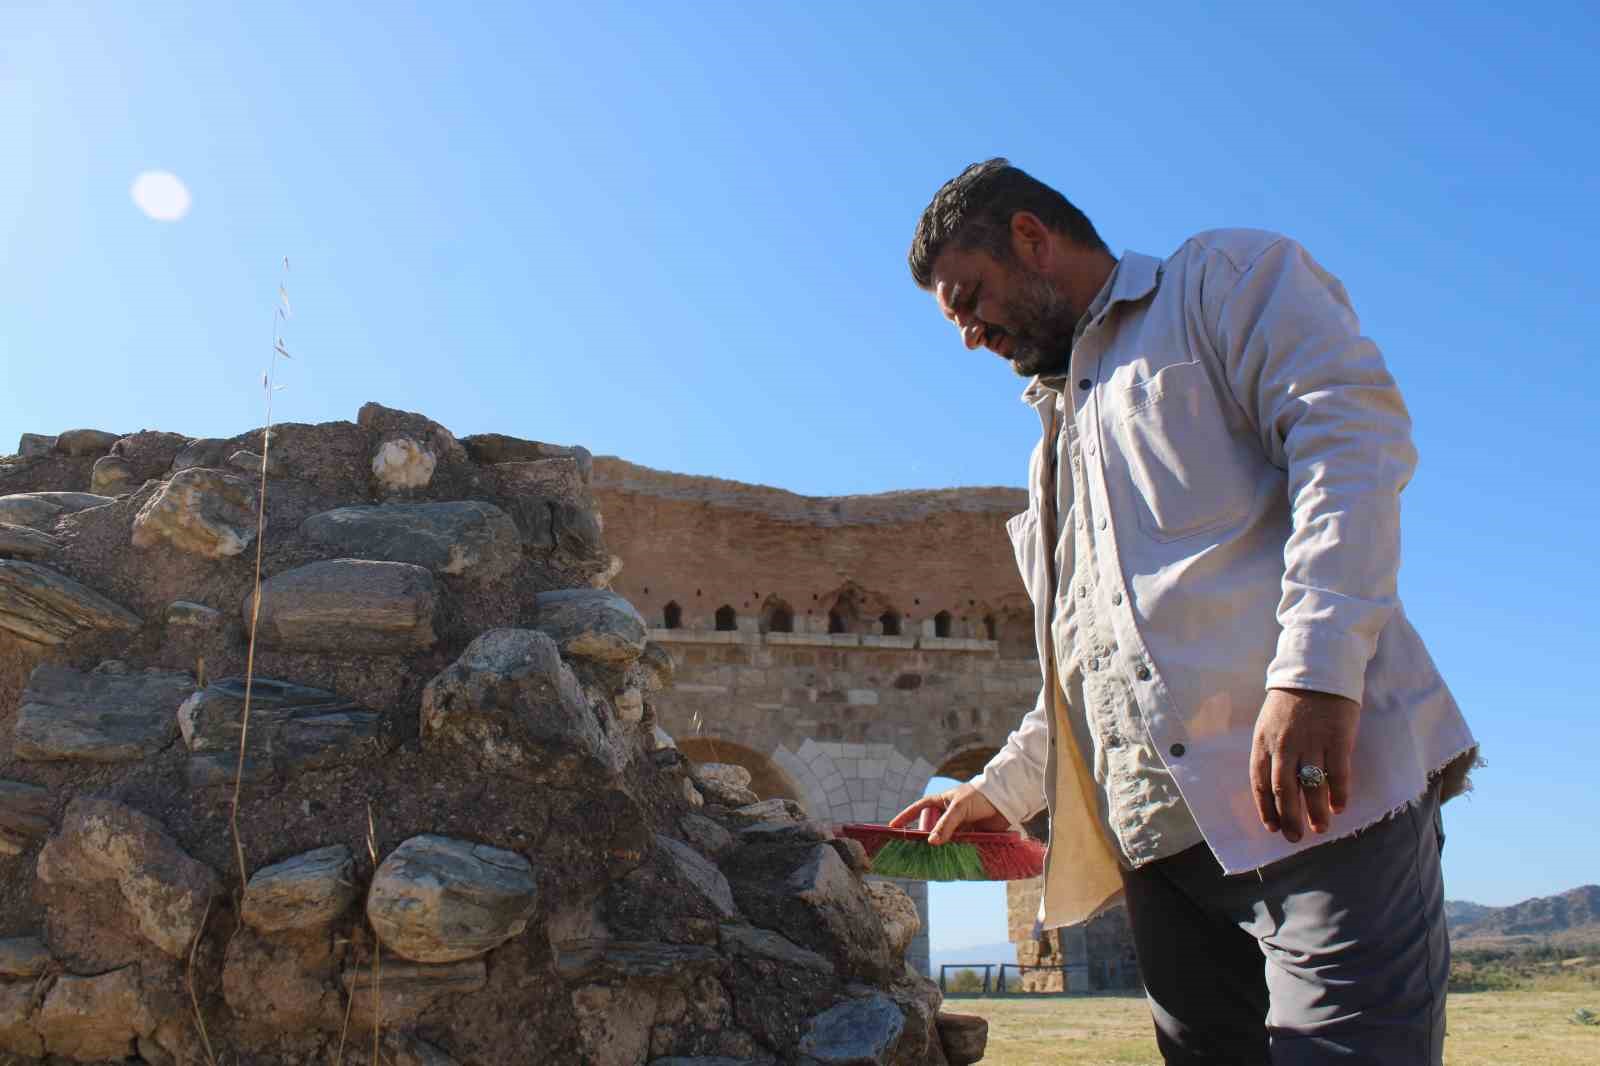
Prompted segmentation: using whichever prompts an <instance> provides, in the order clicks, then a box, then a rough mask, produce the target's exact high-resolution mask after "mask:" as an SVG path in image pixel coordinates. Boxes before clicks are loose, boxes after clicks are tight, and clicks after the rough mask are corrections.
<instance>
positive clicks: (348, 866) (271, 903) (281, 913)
mask: <svg viewBox="0 0 1600 1066" xmlns="http://www.w3.org/2000/svg"><path fill="white" fill-rule="evenodd" d="M357 894H358V893H357V891H356V880H355V860H354V857H353V856H352V855H351V854H350V849H349V848H348V847H346V846H345V845H343V844H331V845H329V846H328V847H325V848H317V849H316V850H315V851H308V852H306V853H304V854H302V855H296V856H294V857H293V858H289V859H285V860H284V861H282V862H279V863H274V864H272V865H271V866H263V867H262V868H261V869H259V870H257V871H256V872H255V873H254V874H253V875H252V876H251V878H250V881H249V883H248V884H247V885H246V886H245V890H244V905H243V908H242V911H241V916H242V917H243V918H244V921H245V924H247V925H249V926H251V927H252V928H254V929H256V930H258V931H260V932H263V933H276V932H282V931H283V930H286V929H307V928H315V927H317V926H321V925H327V924H328V923H330V922H332V921H333V920H334V919H335V918H338V917H339V916H340V915H341V914H343V913H344V912H345V910H346V909H348V908H349V906H350V904H352V903H354V902H355V899H356V896H357Z"/></svg>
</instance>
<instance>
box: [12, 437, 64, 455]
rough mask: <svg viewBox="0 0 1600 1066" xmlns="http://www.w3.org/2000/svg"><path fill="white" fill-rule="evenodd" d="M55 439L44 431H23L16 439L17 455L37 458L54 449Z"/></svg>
mask: <svg viewBox="0 0 1600 1066" xmlns="http://www.w3.org/2000/svg"><path fill="white" fill-rule="evenodd" d="M55 446H56V439H55V437H53V436H50V435H49V434H46V433H24V434H23V435H22V438H21V439H20V440H18V441H17V455H18V457H19V458H22V459H37V458H38V457H39V456H41V455H49V454H50V453H51V451H53V450H54V449H55Z"/></svg>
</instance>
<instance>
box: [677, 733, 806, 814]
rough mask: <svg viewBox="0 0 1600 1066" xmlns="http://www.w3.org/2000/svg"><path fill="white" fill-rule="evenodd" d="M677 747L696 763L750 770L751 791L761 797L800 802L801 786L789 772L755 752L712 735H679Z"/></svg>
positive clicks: (801, 799) (801, 798)
mask: <svg viewBox="0 0 1600 1066" xmlns="http://www.w3.org/2000/svg"><path fill="white" fill-rule="evenodd" d="M676 743H677V745H678V750H679V751H681V752H683V754H684V755H685V756H687V757H688V758H689V759H691V760H693V761H694V762H697V763H702V762H725V763H732V764H734V765H735V766H742V767H744V768H745V769H746V770H749V771H750V791H752V792H754V793H755V794H756V795H757V796H759V797H761V798H762V799H764V800H765V799H791V800H795V801H796V802H802V801H803V797H802V796H801V795H800V789H799V787H798V786H796V785H795V783H794V781H793V780H792V779H791V778H790V777H789V775H788V774H786V773H784V772H783V771H782V770H780V769H779V768H778V766H777V764H775V763H774V762H773V761H772V760H771V759H769V758H767V757H766V756H765V755H763V754H761V753H760V752H758V751H754V750H752V749H750V748H747V747H745V746H744V745H743V744H735V743H733V742H731V741H727V740H718V739H715V738H713V737H679V738H677V739H676Z"/></svg>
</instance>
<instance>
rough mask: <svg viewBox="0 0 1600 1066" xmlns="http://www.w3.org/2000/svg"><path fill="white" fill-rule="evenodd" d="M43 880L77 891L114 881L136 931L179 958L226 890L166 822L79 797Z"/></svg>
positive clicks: (47, 859)
mask: <svg viewBox="0 0 1600 1066" xmlns="http://www.w3.org/2000/svg"><path fill="white" fill-rule="evenodd" d="M37 874H38V877H39V880H40V881H42V882H43V883H44V884H46V885H58V886H61V887H62V888H63V889H65V890H69V891H70V890H74V889H75V888H76V887H77V886H78V885H80V884H83V883H91V882H110V883H111V884H113V885H114V886H115V887H116V889H117V891H118V894H119V895H120V897H121V899H122V903H123V906H124V909H125V910H126V912H127V914H128V916H129V917H130V918H131V919H132V922H133V924H134V927H135V928H136V929H137V930H138V932H139V933H140V935H142V936H143V937H144V938H145V939H146V940H148V941H150V943H152V944H154V945H155V946H156V947H158V948H160V949H161V950H162V951H164V952H166V953H167V954H168V955H171V956H173V957H174V958H182V957H184V956H185V955H186V954H187V952H188V950H189V945H190V943H191V942H192V941H193V940H194V937H195V934H196V933H198V932H199V930H200V924H201V922H202V921H203V919H204V917H205V913H206V908H207V905H208V904H209V903H210V901H211V900H212V898H213V897H215V896H216V895H217V894H218V893H219V892H220V891H221V883H220V881H219V880H218V879H217V875H216V873H215V872H213V871H212V870H211V868H210V867H208V866H206V865H205V864H203V863H200V862H197V861H196V860H194V859H193V858H190V857H189V856H188V855H186V854H185V853H184V852H183V850H182V849H181V848H179V847H178V845H177V843H176V842H175V841H174V840H173V839H172V838H171V837H170V836H168V835H167V833H166V830H165V829H163V828H162V827H161V825H160V823H159V822H157V821H156V820H155V819H154V818H151V817H150V816H149V815H147V814H142V813H140V812H138V811H135V810H133V809H132V808H131V807H125V806H123V805H122V804H120V803H116V802H113V801H111V800H104V799H91V798H88V797H85V796H79V797H77V798H76V799H74V800H73V801H72V802H71V803H70V804H68V805H67V811H66V814H65V815H64V816H63V817H62V820H61V828H60V830H59V831H58V832H57V833H56V835H55V836H53V837H51V838H50V840H49V841H48V842H47V843H46V844H45V846H44V849H43V850H42V851H40V852H39V861H38V866H37Z"/></svg>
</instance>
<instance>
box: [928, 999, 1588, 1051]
mask: <svg viewBox="0 0 1600 1066" xmlns="http://www.w3.org/2000/svg"><path fill="white" fill-rule="evenodd" d="M946 1003H947V1005H948V1006H947V1009H949V1010H953V1011H959V1012H961V1013H964V1014H978V1015H981V1016H983V1017H985V1018H987V1019H989V1052H988V1054H987V1055H985V1056H984V1059H983V1062H984V1066H1058V1064H1066V1063H1072V1064H1074V1066H1102V1064H1109V1063H1117V1064H1133V1066H1161V1056H1160V1055H1158V1054H1157V1053H1156V1045H1155V1039H1154V1037H1152V1035H1151V1030H1150V1013H1149V1010H1148V1009H1147V1008H1146V1007H1145V1002H1144V999H1143V998H1142V997H1137V996H1082V997H1062V998H1050V999H1047V998H1042V997H1041V998H1038V999H1034V998H1028V997H1020V996H1019V997H1015V998H1010V997H1008V998H1005V999H991V998H983V997H977V996H950V997H948V998H947V999H946ZM1580 1007H1586V1008H1588V1009H1590V1010H1593V1011H1595V1012H1597V1013H1600V987H1596V985H1595V984H1594V983H1592V982H1589V981H1580V980H1562V979H1561V978H1559V977H1557V978H1553V979H1548V980H1540V981H1535V982H1532V983H1530V984H1529V985H1528V986H1526V987H1523V988H1519V989H1515V990H1512V991H1505V992H1457V993H1451V995H1450V1005H1449V1029H1450V1032H1449V1036H1448V1037H1447V1038H1446V1040H1445V1046H1444V1061H1445V1063H1446V1064H1447V1066H1595V1064H1596V1063H1600V1026H1583V1025H1578V1024H1576V1023H1575V1022H1573V1021H1572V1014H1573V1011H1575V1010H1577V1009H1578V1008H1580Z"/></svg>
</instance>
